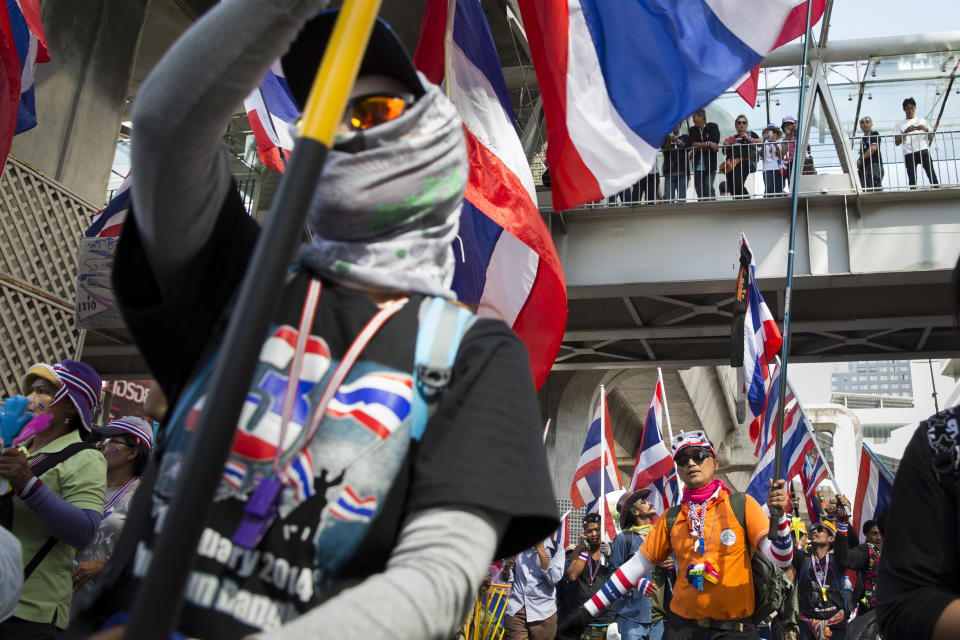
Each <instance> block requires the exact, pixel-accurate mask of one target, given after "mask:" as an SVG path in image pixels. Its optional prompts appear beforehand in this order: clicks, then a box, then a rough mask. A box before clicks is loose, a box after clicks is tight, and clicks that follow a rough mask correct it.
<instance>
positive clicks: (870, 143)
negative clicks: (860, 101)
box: [857, 116, 883, 189]
mask: <svg viewBox="0 0 960 640" xmlns="http://www.w3.org/2000/svg"><path fill="white" fill-rule="evenodd" d="M860 130H861V131H863V137H862V138H860V157H858V158H857V175H858V176H860V186H861V187H863V188H864V189H879V188H880V182H881V180H883V158H882V156H881V154H880V134H879V133H877V132H876V131H874V129H873V120H872V119H871V118H870V116H863V117H862V118H860Z"/></svg>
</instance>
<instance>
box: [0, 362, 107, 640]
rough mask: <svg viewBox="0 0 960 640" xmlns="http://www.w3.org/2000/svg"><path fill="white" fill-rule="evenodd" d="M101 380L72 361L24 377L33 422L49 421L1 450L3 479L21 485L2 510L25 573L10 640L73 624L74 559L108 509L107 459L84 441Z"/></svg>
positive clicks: (49, 634) (3, 631) (0, 631)
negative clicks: (20, 551)
mask: <svg viewBox="0 0 960 640" xmlns="http://www.w3.org/2000/svg"><path fill="white" fill-rule="evenodd" d="M100 386H101V381H100V376H99V375H98V374H97V372H96V371H95V370H94V369H93V367H91V366H90V365H88V364H85V363H83V362H75V361H73V360H62V361H61V362H58V363H57V364H55V365H53V366H50V365H48V364H35V365H33V366H32V367H30V368H29V369H27V372H26V374H25V375H24V377H23V383H22V391H23V395H24V396H26V397H27V398H28V399H29V400H30V404H29V406H28V410H30V411H32V412H33V413H34V414H35V415H36V416H37V417H36V418H34V421H33V422H34V423H35V424H36V423H38V422H41V421H42V422H43V423H44V424H45V425H46V426H44V427H43V428H42V429H40V430H38V431H36V432H35V433H34V435H33V436H32V437H30V438H29V439H28V440H26V441H25V442H24V443H22V446H20V447H17V448H12V447H11V448H7V449H4V451H3V453H2V454H0V477H4V478H7V479H8V480H9V481H10V486H11V487H13V489H14V490H15V491H16V497H13V496H9V495H8V496H7V497H6V498H4V499H3V500H2V501H0V518H2V519H4V520H6V518H5V517H4V516H3V511H4V510H6V516H7V517H10V518H12V522H13V526H12V529H11V531H12V532H13V534H14V535H15V536H16V537H17V538H18V539H19V540H20V545H21V547H22V549H23V571H24V583H23V593H22V595H21V597H20V604H19V605H18V606H17V610H16V611H15V612H14V614H13V617H11V618H9V619H7V620H6V621H5V622H3V623H2V624H0V638H3V639H4V640H7V639H8V638H11V639H15V638H56V637H58V635H59V633H60V631H61V630H63V629H66V628H67V623H68V621H69V620H70V597H71V594H72V593H73V587H72V582H71V579H72V576H73V558H74V556H75V555H76V553H77V549H78V548H81V547H84V546H86V545H87V544H89V543H90V541H91V540H93V537H94V536H95V535H96V532H97V525H98V524H99V523H100V517H101V514H102V513H103V494H104V489H105V485H106V475H107V474H106V470H107V464H106V462H105V461H104V459H103V456H102V455H100V454H99V453H98V452H97V451H96V450H95V449H94V448H93V446H92V445H89V444H87V443H85V442H84V441H83V436H84V435H86V434H87V433H88V432H89V431H90V427H91V417H92V415H93V414H94V413H95V412H96V407H97V399H98V398H99V396H100ZM30 426H31V425H30V424H28V425H26V427H24V429H27V428H28V427H30ZM3 524H4V526H6V527H8V528H9V527H10V522H9V521H6V522H4V523H3Z"/></svg>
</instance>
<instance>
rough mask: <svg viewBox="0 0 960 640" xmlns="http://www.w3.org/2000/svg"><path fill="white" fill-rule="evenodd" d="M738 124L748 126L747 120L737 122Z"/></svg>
mask: <svg viewBox="0 0 960 640" xmlns="http://www.w3.org/2000/svg"><path fill="white" fill-rule="evenodd" d="M737 124H747V121H746V120H737Z"/></svg>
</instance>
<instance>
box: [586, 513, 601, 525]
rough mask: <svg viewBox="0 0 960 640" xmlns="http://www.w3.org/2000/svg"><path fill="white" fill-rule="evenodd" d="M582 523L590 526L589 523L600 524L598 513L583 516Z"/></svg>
mask: <svg viewBox="0 0 960 640" xmlns="http://www.w3.org/2000/svg"><path fill="white" fill-rule="evenodd" d="M583 522H584V524H590V523H593V522H600V514H599V513H588V514H587V515H585V516H583Z"/></svg>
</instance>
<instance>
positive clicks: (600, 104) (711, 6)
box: [519, 0, 806, 210]
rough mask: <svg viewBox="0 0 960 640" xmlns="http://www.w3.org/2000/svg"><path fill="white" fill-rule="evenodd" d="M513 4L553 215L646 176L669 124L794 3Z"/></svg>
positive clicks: (718, 82)
mask: <svg viewBox="0 0 960 640" xmlns="http://www.w3.org/2000/svg"><path fill="white" fill-rule="evenodd" d="M519 5H520V12H521V14H522V17H523V24H524V26H525V28H526V33H527V38H528V41H529V44H530V52H531V54H532V56H533V65H534V69H535V71H536V74H537V83H538V85H539V88H540V94H541V96H542V98H543V110H544V115H545V116H546V121H547V166H548V167H549V169H550V177H551V180H552V184H553V203H554V208H556V209H558V210H563V209H569V208H571V207H574V206H576V205H578V204H582V203H584V202H590V201H593V200H597V199H599V198H602V197H606V196H609V195H612V194H614V193H617V192H619V191H622V190H623V189H625V188H627V187H629V186H630V185H632V184H634V183H635V182H637V181H638V180H639V179H640V178H642V177H643V176H645V175H646V174H647V173H648V172H649V170H650V169H651V167H652V166H653V163H654V161H655V159H656V155H657V150H658V149H659V147H660V143H661V141H662V140H663V138H664V136H665V135H666V134H667V133H668V132H669V131H670V130H671V129H672V128H673V126H674V125H676V124H677V123H678V122H680V121H682V120H683V119H684V118H685V117H687V116H688V115H690V114H691V113H693V112H694V111H696V110H697V109H699V108H700V107H702V106H704V105H706V104H708V103H709V102H710V101H711V100H713V99H714V98H715V97H716V96H718V95H720V94H721V93H722V92H723V91H725V90H726V89H728V88H729V87H732V86H734V84H735V83H738V81H739V80H740V79H741V78H742V77H743V75H744V74H745V73H746V72H747V71H748V70H749V69H751V68H753V67H754V66H756V65H757V64H758V63H759V62H760V60H762V59H763V57H764V56H766V55H767V53H769V52H770V50H772V49H773V48H774V47H775V46H776V45H777V42H778V39H779V37H780V33H781V32H782V31H784V29H785V28H786V25H787V24H788V23H789V22H791V21H792V19H793V17H794V16H795V12H796V7H797V0H766V1H765V2H731V1H728V0H688V1H687V2H663V0H631V1H630V2H602V1H600V0H556V1H553V2H544V1H543V0H519ZM804 19H806V15H804ZM801 31H802V27H801Z"/></svg>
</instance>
